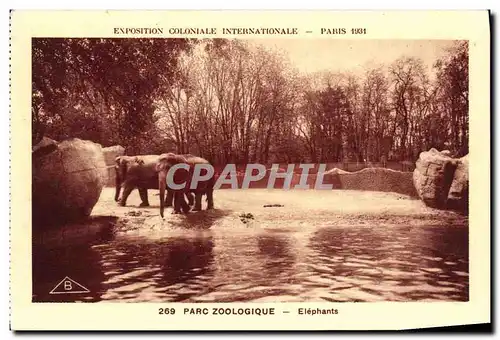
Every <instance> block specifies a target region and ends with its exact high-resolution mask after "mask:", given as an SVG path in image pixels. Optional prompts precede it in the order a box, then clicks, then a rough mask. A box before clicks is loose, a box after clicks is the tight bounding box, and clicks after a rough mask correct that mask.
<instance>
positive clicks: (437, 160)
mask: <svg viewBox="0 0 500 340" xmlns="http://www.w3.org/2000/svg"><path fill="white" fill-rule="evenodd" d="M456 168H457V160H456V159H454V158H452V157H450V153H449V152H447V151H444V152H439V151H438V150H436V149H434V148H432V149H430V150H429V151H424V152H421V153H420V156H419V158H418V160H417V162H416V168H415V170H414V171H413V183H414V185H415V189H416V190H417V193H418V196H419V197H420V199H422V201H424V203H425V204H426V205H428V206H429V207H432V208H440V209H444V208H446V207H447V201H448V192H449V191H450V187H451V184H452V181H453V176H454V174H455V170H456Z"/></svg>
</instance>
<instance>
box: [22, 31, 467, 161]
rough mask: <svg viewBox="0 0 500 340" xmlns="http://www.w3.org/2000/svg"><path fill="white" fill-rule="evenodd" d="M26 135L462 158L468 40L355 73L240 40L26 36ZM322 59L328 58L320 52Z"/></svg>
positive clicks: (206, 149) (259, 151)
mask: <svg viewBox="0 0 500 340" xmlns="http://www.w3.org/2000/svg"><path fill="white" fill-rule="evenodd" d="M32 43H33V47H32V61H33V74H32V83H33V94H32V117H33V121H32V132H33V142H34V143H35V142H36V141H37V140H39V138H41V136H42V135H45V136H47V137H50V138H53V139H56V140H63V139H65V138H70V137H77V138H82V139H89V140H92V141H95V142H98V143H101V144H102V145H103V146H111V145H116V144H120V145H122V146H124V147H125V148H126V152H127V154H130V155H133V154H159V153H163V152H169V151H173V152H177V153H192V154H196V155H199V156H202V157H204V158H207V159H208V160H210V161H211V162H213V163H214V164H225V163H237V164H238V163H240V164H243V163H249V162H252V163H253V162H257V163H270V162H281V163H298V162H321V163H328V162H342V161H354V162H379V161H380V160H381V159H384V158H385V159H386V160H388V161H398V162H399V161H415V160H416V159H417V158H418V154H419V153H420V152H421V151H424V150H428V149H429V148H431V147H435V148H437V149H439V150H442V149H448V150H450V151H451V152H452V153H453V154H454V155H455V156H463V155H465V154H467V153H468V140H469V131H468V117H469V106H468V97H469V88H468V83H469V75H468V59H469V58H468V45H467V42H465V41H456V42H454V44H453V45H452V46H451V47H450V48H449V49H446V50H445V51H443V53H442V54H441V55H442V56H441V57H440V58H438V59H437V60H435V63H434V66H433V68H432V70H430V71H429V70H428V68H426V67H424V64H423V62H422V60H420V59H418V58H415V57H412V56H404V55H403V56H401V57H400V58H398V59H396V60H394V61H393V62H392V63H390V64H388V65H378V66H376V67H371V68H365V70H364V72H363V73H362V74H354V73H350V72H348V71H346V72H344V73H332V72H326V71H325V72H319V73H314V74H303V73H301V72H299V71H298V70H297V69H296V68H294V66H293V65H292V64H291V63H290V61H289V59H288V58H287V55H286V53H283V52H282V51H280V50H277V49H269V48H264V47H262V46H258V45H255V44H249V43H248V42H245V41H242V40H225V39H224V40H223V39H211V40H187V39H53V38H50V39H33V41H32ZM325 57H326V56H325Z"/></svg>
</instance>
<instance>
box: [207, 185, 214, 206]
mask: <svg viewBox="0 0 500 340" xmlns="http://www.w3.org/2000/svg"><path fill="white" fill-rule="evenodd" d="M213 208H214V190H213V189H210V190H207V210H210V209H213Z"/></svg>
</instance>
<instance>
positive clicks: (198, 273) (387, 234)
mask: <svg viewBox="0 0 500 340" xmlns="http://www.w3.org/2000/svg"><path fill="white" fill-rule="evenodd" d="M325 32H326V31H325ZM31 63H32V64H31V86H32V89H31V100H32V102H31V117H32V121H31V135H32V141H31V142H32V159H31V162H32V164H31V170H32V172H31V174H32V177H31V195H32V196H31V197H32V201H31V228H32V242H31V246H32V255H31V256H32V258H31V261H32V302H35V303H46V302H183V303H202V302H204V303H207V302H210V303H219V302H327V303H328V302H381V301H385V302H388V301H397V302H436V301H460V302H467V301H469V209H468V206H469V160H468V155H469V41H467V40H446V39H435V40H423V39H384V40H382V39H349V38H348V37H346V38H345V39H324V38H323V39H318V38H314V39H313V38H309V39H306V38H300V37H297V38H290V37H287V38H282V37H280V36H276V37H272V38H266V39H259V38H255V37H253V36H250V37H248V39H232V38H227V39H225V38H213V39H205V38H203V39H201V38H200V39H192V38H149V37H148V38H43V37H33V38H32V39H31ZM484 133H486V134H487V133H488V131H484ZM26 181H29V179H28V178H27V179H26ZM335 306H338V304H335Z"/></svg>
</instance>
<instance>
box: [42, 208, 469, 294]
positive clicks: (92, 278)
mask: <svg viewBox="0 0 500 340" xmlns="http://www.w3.org/2000/svg"><path fill="white" fill-rule="evenodd" d="M193 215H194V214H193ZM207 216H208V215H207ZM207 216H204V217H203V220H204V221H207V222H206V223H205V224H202V225H203V226H206V225H209V226H212V225H214V227H213V228H209V229H208V230H207V229H206V228H205V227H203V228H195V227H193V228H185V229H182V228H177V227H175V228H174V229H172V230H176V231H177V232H175V233H172V234H171V235H167V236H165V237H160V238H154V239H151V238H146V237H144V235H143V236H141V237H139V236H137V235H136V236H133V235H126V234H123V233H118V234H115V233H113V232H109V231H108V232H101V233H100V234H99V237H95V236H94V237H92V238H90V239H88V240H87V241H86V242H77V243H76V244H75V243H72V244H71V246H67V245H64V243H62V244H58V245H57V246H54V247H46V246H40V245H35V246H34V249H33V260H34V262H33V263H34V271H33V277H34V281H33V283H34V291H33V292H34V297H33V300H34V301H185V302H231V301H257V302H263V301H264V302H267V301H422V300H424V301H429V300H458V301H467V300H468V289H469V285H468V272H469V271H468V230H467V228H463V227H452V226H446V227H444V226H442V227H397V228H396V227H392V228H369V227H362V228H354V227H345V228H343V227H338V226H335V227H322V228H316V229H314V228H313V229H312V230H311V231H307V232H305V231H302V230H299V231H294V230H293V229H290V230H286V231H284V230H281V231H276V230H272V229H263V230H262V229H260V230H252V229H251V228H246V227H241V226H240V227H235V228H234V229H227V228H217V226H216V225H215V224H216V217H214V218H212V219H211V218H207ZM191 218H199V217H191ZM183 223H186V224H187V225H188V226H189V225H192V226H195V225H197V221H191V220H188V219H187V218H186V219H185V220H184V222H183ZM238 228H239V229H238ZM65 276H69V277H71V278H72V279H74V280H75V281H78V282H80V283H81V284H82V285H84V286H86V287H87V288H88V289H89V290H90V291H91V293H89V294H86V295H74V296H73V295H72V296H68V295H58V296H55V295H50V294H48V292H49V291H50V290H51V289H52V288H53V286H54V284H56V283H57V282H58V281H59V280H61V279H62V278H63V277H65Z"/></svg>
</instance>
